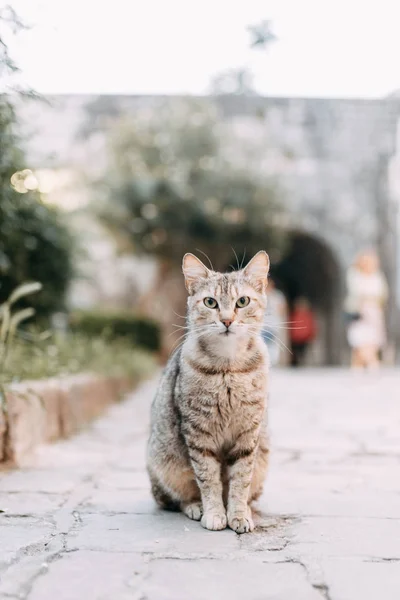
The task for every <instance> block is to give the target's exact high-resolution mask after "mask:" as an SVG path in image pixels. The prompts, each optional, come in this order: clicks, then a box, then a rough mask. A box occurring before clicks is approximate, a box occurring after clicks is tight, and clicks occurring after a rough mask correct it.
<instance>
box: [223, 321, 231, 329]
mask: <svg viewBox="0 0 400 600" xmlns="http://www.w3.org/2000/svg"><path fill="white" fill-rule="evenodd" d="M221 323H223V324H224V325H225V327H226V328H227V329H229V327H230V326H231V325H232V323H233V321H232V319H221Z"/></svg>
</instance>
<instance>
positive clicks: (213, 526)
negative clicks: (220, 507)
mask: <svg viewBox="0 0 400 600" xmlns="http://www.w3.org/2000/svg"><path fill="white" fill-rule="evenodd" d="M201 524H202V526H203V527H204V529H210V530H211V531H219V530H220V529H225V527H226V514H225V513H224V512H206V513H205V514H204V515H203V516H202V517H201Z"/></svg>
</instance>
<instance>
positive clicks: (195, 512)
mask: <svg viewBox="0 0 400 600" xmlns="http://www.w3.org/2000/svg"><path fill="white" fill-rule="evenodd" d="M182 511H183V512H184V513H185V515H186V516H187V517H189V519H193V521H200V519H201V515H202V514H203V507H202V505H201V502H191V503H190V504H186V505H184V506H183V507H182Z"/></svg>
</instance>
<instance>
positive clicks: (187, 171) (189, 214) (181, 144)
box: [96, 99, 284, 269]
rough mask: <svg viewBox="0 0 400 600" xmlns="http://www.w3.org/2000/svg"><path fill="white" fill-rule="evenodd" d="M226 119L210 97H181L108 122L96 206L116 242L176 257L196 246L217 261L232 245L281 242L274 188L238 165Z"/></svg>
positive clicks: (224, 262)
mask: <svg viewBox="0 0 400 600" xmlns="http://www.w3.org/2000/svg"><path fill="white" fill-rule="evenodd" d="M226 127H229V125H224V124H221V123H220V121H219V118H218V114H217V113H216V110H215V108H214V106H213V105H212V104H211V103H210V102H209V101H205V100H203V101H198V100H179V99H176V100H170V101H166V102H164V104H163V105H162V106H159V107H158V109H157V110H154V111H152V112H151V113H150V114H148V113H145V112H143V113H142V114H139V115H137V117H136V118H134V117H130V116H122V117H121V118H120V119H119V120H117V121H116V122H115V123H114V125H112V127H111V129H110V130H109V131H108V135H107V139H108V152H109V161H108V162H109V165H110V168H109V171H108V172H107V173H106V174H105V177H104V178H103V179H102V181H101V182H99V185H100V189H101V190H102V191H103V202H102V203H101V205H100V209H99V212H100V214H101V217H102V219H103V220H104V221H105V222H106V223H107V225H108V226H109V227H110V229H111V230H112V231H113V232H114V233H115V235H116V237H117V238H118V239H119V241H120V242H123V243H124V245H125V246H126V242H129V243H130V244H131V245H132V247H133V248H134V250H135V251H136V252H146V253H150V254H154V255H157V256H159V257H161V258H162V259H167V260H168V261H170V262H171V263H175V264H179V263H180V261H181V258H182V255H183V253H184V252H186V251H188V250H194V249H195V248H199V249H200V250H201V251H203V252H206V253H207V254H208V255H209V256H210V258H211V260H212V261H213V262H215V267H216V268H222V269H225V268H227V267H228V265H229V263H230V262H231V259H232V247H233V248H234V249H235V250H236V252H237V253H238V254H240V255H242V254H243V253H244V250H245V248H246V249H247V252H248V253H249V254H250V253H251V252H253V251H255V250H258V249H260V248H261V247H263V248H264V247H266V248H267V249H268V248H270V249H273V248H277V247H280V246H281V245H282V243H283V241H284V234H283V232H282V231H281V230H280V229H279V228H277V227H276V222H277V221H278V220H279V216H280V215H281V214H282V211H283V208H282V205H281V202H280V194H279V190H278V188H277V186H276V184H275V183H273V182H271V181H269V180H266V179H265V178H263V177H262V176H260V175H259V176H258V177H257V176H256V175H255V174H254V173H249V172H248V171H246V170H244V169H243V168H238V164H237V162H236V161H235V156H234V154H235V148H234V147H233V148H232V146H231V143H230V144H229V147H226V146H225V145H224V138H226V137H227V136H226V131H225V128H226ZM231 140H232V136H231V135H230V136H229V142H231ZM236 151H238V148H236ZM96 197H98V195H97V194H96Z"/></svg>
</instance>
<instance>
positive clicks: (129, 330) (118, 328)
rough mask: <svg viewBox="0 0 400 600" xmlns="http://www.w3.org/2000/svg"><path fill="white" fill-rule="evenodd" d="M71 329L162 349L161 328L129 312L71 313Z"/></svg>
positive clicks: (148, 348) (146, 347) (108, 338)
mask: <svg viewBox="0 0 400 600" xmlns="http://www.w3.org/2000/svg"><path fill="white" fill-rule="evenodd" d="M70 324H71V329H72V331H74V332H80V333H82V334H85V335H86V336H94V337H96V336H97V337H98V336H102V337H103V338H104V339H105V340H116V339H124V340H125V341H126V343H129V344H131V345H134V346H137V347H139V348H145V349H146V350H149V351H158V350H159V349H160V328H159V326H158V324H157V323H155V322H154V321H152V320H151V319H147V318H145V317H139V316H135V315H132V314H129V313H110V312H85V311H80V312H76V313H73V314H72V315H71V323H70Z"/></svg>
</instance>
